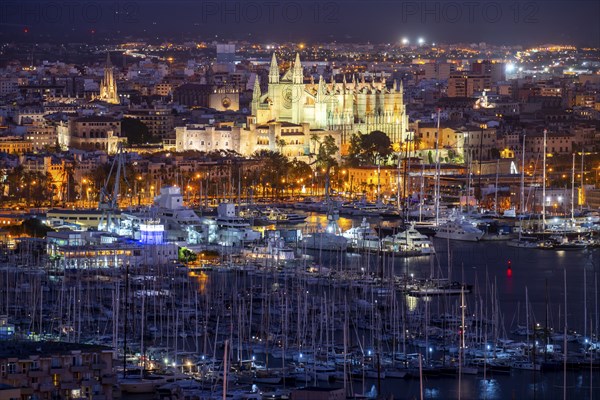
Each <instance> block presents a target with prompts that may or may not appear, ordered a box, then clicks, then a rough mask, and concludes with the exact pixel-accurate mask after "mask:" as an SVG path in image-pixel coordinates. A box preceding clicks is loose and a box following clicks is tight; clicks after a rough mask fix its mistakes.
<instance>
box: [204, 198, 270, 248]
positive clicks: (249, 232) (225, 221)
mask: <svg viewBox="0 0 600 400" xmlns="http://www.w3.org/2000/svg"><path fill="white" fill-rule="evenodd" d="M215 221H216V223H217V232H218V233H217V235H218V238H219V239H218V241H219V243H220V244H223V245H225V246H234V245H240V244H242V243H250V242H256V241H258V240H260V236H261V235H260V232H257V231H255V230H253V229H252V228H251V227H250V222H249V221H248V220H246V219H244V218H242V217H240V216H239V215H237V214H236V212H235V204H231V203H222V204H219V206H218V207H217V217H216V218H215Z"/></svg>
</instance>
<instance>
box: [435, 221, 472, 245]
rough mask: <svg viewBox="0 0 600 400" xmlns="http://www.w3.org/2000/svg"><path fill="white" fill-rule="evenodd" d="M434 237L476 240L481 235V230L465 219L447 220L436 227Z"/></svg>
mask: <svg viewBox="0 0 600 400" xmlns="http://www.w3.org/2000/svg"><path fill="white" fill-rule="evenodd" d="M436 231H437V233H436V237H438V238H443V239H451V240H464V241H468V242H478V241H479V240H481V238H482V237H483V231H481V230H479V229H477V228H476V227H475V226H474V225H473V224H472V223H470V222H468V221H465V220H453V221H448V222H446V223H445V224H443V225H440V226H438V227H437V229H436Z"/></svg>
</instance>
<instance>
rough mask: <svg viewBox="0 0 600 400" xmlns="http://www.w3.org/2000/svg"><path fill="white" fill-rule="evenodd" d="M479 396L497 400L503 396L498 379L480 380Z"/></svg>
mask: <svg viewBox="0 0 600 400" xmlns="http://www.w3.org/2000/svg"><path fill="white" fill-rule="evenodd" d="M479 398H481V399H489V400H495V399H500V398H502V390H501V387H500V384H499V383H498V381H497V380H496V379H482V380H480V381H479Z"/></svg>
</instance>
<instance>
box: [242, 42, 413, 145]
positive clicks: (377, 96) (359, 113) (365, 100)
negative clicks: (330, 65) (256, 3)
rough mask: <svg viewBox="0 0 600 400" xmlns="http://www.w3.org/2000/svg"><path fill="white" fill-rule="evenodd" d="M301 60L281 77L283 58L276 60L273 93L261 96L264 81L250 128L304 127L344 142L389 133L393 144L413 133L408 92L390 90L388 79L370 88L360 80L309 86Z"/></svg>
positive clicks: (272, 69)
mask: <svg viewBox="0 0 600 400" xmlns="http://www.w3.org/2000/svg"><path fill="white" fill-rule="evenodd" d="M304 81H305V77H304V71H303V68H302V63H301V61H300V56H299V55H298V54H296V60H295V61H294V63H293V66H292V68H291V69H289V70H288V71H286V72H285V74H284V75H283V76H280V75H279V67H278V64H277V58H276V56H275V54H273V58H272V60H271V66H270V71H269V82H268V88H267V91H266V92H265V93H262V92H261V88H260V84H259V82H258V81H256V82H255V84H254V92H253V96H252V103H251V105H252V117H251V118H250V123H254V124H256V125H262V124H265V123H267V122H270V121H275V122H281V123H285V122H287V123H291V124H302V123H308V124H309V126H310V128H311V129H326V130H335V131H340V132H342V140H343V141H345V139H347V138H349V136H350V135H351V134H352V133H357V132H361V133H369V132H372V131H374V130H380V131H382V132H385V133H386V134H387V135H388V136H389V137H390V139H391V140H392V142H400V141H402V140H403V139H404V134H405V132H406V130H407V128H408V119H407V114H406V110H405V105H404V101H403V87H402V84H400V85H398V84H397V82H394V83H393V85H392V86H391V88H390V87H388V85H387V82H386V81H385V78H383V77H382V79H381V80H379V81H375V80H373V81H369V82H365V80H364V75H363V78H362V80H361V81H357V80H356V78H355V77H354V76H352V79H351V81H350V82H347V81H346V76H345V75H344V78H343V81H342V82H335V81H333V79H332V81H331V82H329V83H327V82H325V80H324V79H323V77H320V78H319V80H318V82H315V81H314V80H313V79H312V78H311V81H310V83H304Z"/></svg>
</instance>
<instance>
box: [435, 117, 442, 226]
mask: <svg viewBox="0 0 600 400" xmlns="http://www.w3.org/2000/svg"><path fill="white" fill-rule="evenodd" d="M440 112H441V110H440V109H439V108H438V109H437V131H436V133H435V176H434V178H435V189H434V193H435V226H439V223H440Z"/></svg>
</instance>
